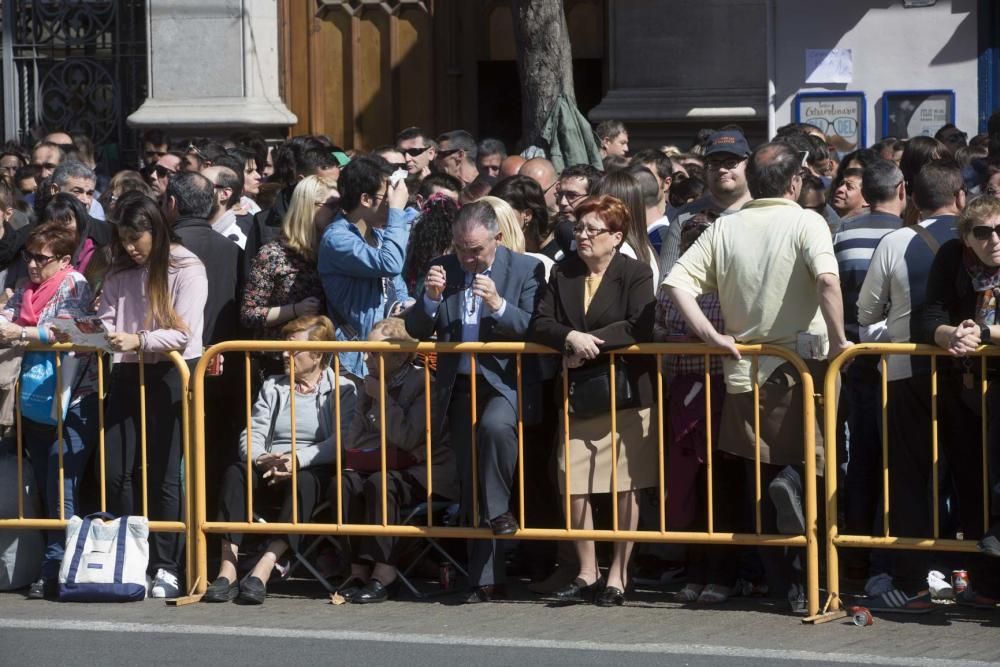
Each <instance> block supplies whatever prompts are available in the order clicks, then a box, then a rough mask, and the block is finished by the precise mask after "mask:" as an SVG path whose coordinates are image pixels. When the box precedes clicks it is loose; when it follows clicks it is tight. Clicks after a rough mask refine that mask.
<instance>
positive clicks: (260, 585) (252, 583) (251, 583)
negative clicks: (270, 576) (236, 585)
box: [236, 577, 267, 604]
mask: <svg viewBox="0 0 1000 667" xmlns="http://www.w3.org/2000/svg"><path fill="white" fill-rule="evenodd" d="M266 598H267V584H265V583H264V582H263V581H261V580H260V579H258V578H257V577H247V578H246V579H244V580H243V583H242V584H240V594H239V596H238V597H237V598H236V599H237V600H239V601H240V602H242V603H244V604H264V600H265V599H266Z"/></svg>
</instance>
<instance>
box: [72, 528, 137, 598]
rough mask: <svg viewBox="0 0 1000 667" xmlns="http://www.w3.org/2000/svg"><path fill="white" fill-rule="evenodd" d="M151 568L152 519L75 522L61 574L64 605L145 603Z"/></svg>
mask: <svg viewBox="0 0 1000 667" xmlns="http://www.w3.org/2000/svg"><path fill="white" fill-rule="evenodd" d="M148 565H149V523H148V521H147V520H146V517H142V516H123V517H120V518H117V519H116V518H114V517H112V516H111V515H110V514H91V515H90V516H87V517H85V518H83V519H81V518H80V517H78V516H74V517H73V518H71V519H70V520H69V523H68V524H67V525H66V553H65V555H64V556H63V561H62V566H61V567H60V568H59V600H60V601H62V602H128V601H131V600H142V599H144V598H145V597H146V567H147V566H148Z"/></svg>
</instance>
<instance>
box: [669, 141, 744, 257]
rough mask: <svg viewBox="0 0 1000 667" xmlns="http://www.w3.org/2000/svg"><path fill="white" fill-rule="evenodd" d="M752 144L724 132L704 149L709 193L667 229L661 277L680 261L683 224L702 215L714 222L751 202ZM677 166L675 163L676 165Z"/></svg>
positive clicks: (696, 201) (681, 211)
mask: <svg viewBox="0 0 1000 667" xmlns="http://www.w3.org/2000/svg"><path fill="white" fill-rule="evenodd" d="M749 155H750V144H748V143H747V140H746V138H745V137H744V136H743V133H742V132H738V131H736V130H725V131H720V132H713V133H712V135H711V136H710V137H709V139H708V145H707V146H706V148H705V184H706V185H707V186H708V193H707V194H706V195H704V196H703V197H702V198H701V199H698V200H695V201H693V202H691V203H690V204H688V205H687V206H682V207H681V208H680V209H678V211H677V216H676V218H675V219H674V220H672V221H671V223H670V226H669V227H668V228H667V234H666V236H665V238H664V239H663V250H662V251H661V252H660V275H661V276H666V275H667V274H669V273H670V270H671V269H672V268H673V266H674V264H675V263H676V262H677V258H678V257H680V247H681V230H682V229H683V227H684V223H685V222H687V220H689V219H690V218H692V217H694V216H695V215H697V214H699V213H704V214H705V215H707V216H708V217H709V218H712V219H715V218H718V217H721V216H723V215H727V214H729V213H735V212H736V211H738V210H740V209H741V208H743V205H744V204H746V203H747V202H748V201H750V199H751V197H750V191H749V190H748V189H747V177H746V170H747V157H749ZM675 164H676V163H675Z"/></svg>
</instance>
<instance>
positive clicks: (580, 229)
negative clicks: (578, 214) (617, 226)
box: [573, 225, 611, 238]
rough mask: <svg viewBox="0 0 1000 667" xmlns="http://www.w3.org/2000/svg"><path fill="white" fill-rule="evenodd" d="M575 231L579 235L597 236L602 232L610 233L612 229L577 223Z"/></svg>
mask: <svg viewBox="0 0 1000 667" xmlns="http://www.w3.org/2000/svg"><path fill="white" fill-rule="evenodd" d="M573 233H574V234H576V235H577V236H588V237H590V238H597V237H598V236H600V235H601V234H609V233H611V230H610V229H608V228H607V227H604V228H598V227H587V226H586V225H576V226H575V227H573Z"/></svg>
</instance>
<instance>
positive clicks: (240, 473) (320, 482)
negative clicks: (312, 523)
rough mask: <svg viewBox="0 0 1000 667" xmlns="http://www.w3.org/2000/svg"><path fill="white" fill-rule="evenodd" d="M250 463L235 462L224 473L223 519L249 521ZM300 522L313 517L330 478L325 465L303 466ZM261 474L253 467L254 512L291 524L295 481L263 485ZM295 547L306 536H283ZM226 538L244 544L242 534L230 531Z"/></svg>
mask: <svg viewBox="0 0 1000 667" xmlns="http://www.w3.org/2000/svg"><path fill="white" fill-rule="evenodd" d="M246 470H247V466H246V462H243V463H233V464H232V465H230V466H229V467H228V468H226V472H225V473H223V475H222V486H221V488H220V489H219V521H246V520H247V491H246V489H247V473H246ZM297 474H298V482H297V483H298V494H299V510H298V511H299V523H306V522H308V521H309V519H310V518H311V517H312V515H313V512H315V511H316V507H317V505H318V504H319V499H320V498H321V497H322V494H323V492H324V490H325V489H326V485H327V482H328V481H329V479H330V472H329V470H327V468H326V467H325V466H318V467H315V468H299V469H298V471H297ZM262 482H263V479H262V477H261V473H260V472H259V471H258V470H257V469H256V468H254V469H253V480H252V482H251V484H252V487H251V488H252V490H253V500H254V503H253V511H254V514H255V515H257V516H260V517H261V518H263V519H264V520H265V521H275V522H280V523H288V522H290V521H291V520H292V482H291V480H289V481H287V482H281V483H279V484H275V485H274V486H269V485H267V484H262ZM283 537H284V538H285V539H286V540H287V541H288V544H289V545H290V546H291V547H292V548H293V549H298V548H299V544H300V543H301V541H302V538H303V536H302V535H286V536H283ZM226 539H227V540H229V541H230V542H232V543H233V544H236V545H240V544H242V543H243V534H242V533H229V534H227V535H226Z"/></svg>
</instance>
